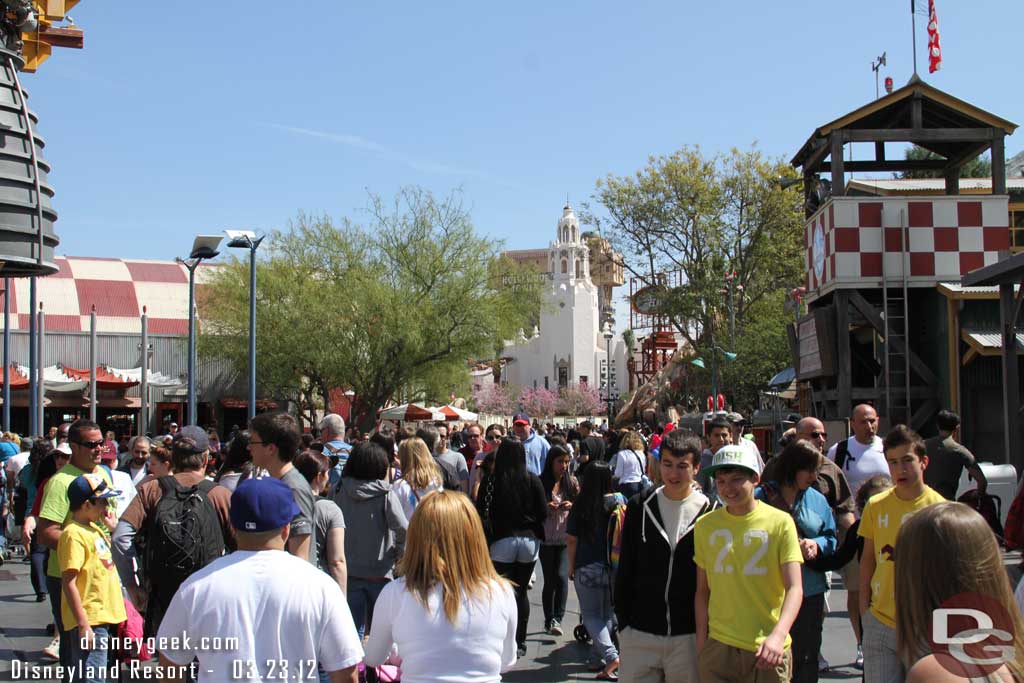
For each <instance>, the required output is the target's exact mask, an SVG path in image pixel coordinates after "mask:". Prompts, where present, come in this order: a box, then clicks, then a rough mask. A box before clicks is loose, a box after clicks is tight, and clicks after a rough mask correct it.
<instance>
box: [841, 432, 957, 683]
mask: <svg viewBox="0 0 1024 683" xmlns="http://www.w3.org/2000/svg"><path fill="white" fill-rule="evenodd" d="M883 448H884V449H885V460H886V462H887V463H888V465H889V474H890V475H891V476H892V480H893V482H895V486H893V488H891V489H889V490H888V491H884V492H882V493H879V494H878V495H875V496H872V498H871V499H870V500H869V501H868V504H867V506H866V507H865V508H864V513H863V515H861V519H860V528H859V529H858V531H857V533H858V534H859V535H860V536H862V537H863V538H864V551H863V554H862V556H861V564H860V601H861V603H860V613H861V615H862V619H863V622H862V624H863V629H864V681H865V682H866V683H902V681H903V680H904V679H905V678H906V675H907V672H906V669H905V668H904V666H903V662H902V661H901V660H900V657H899V654H898V651H897V648H896V593H895V590H894V588H893V577H894V575H895V574H894V570H895V567H896V564H895V562H896V536H897V534H898V533H899V531H900V527H901V526H903V522H905V521H906V520H907V518H909V517H910V516H911V515H912V514H914V512H916V511H917V510H920V509H921V508H923V507H926V506H928V505H933V504H935V503H941V502H943V501H944V500H945V498H943V497H942V494H940V493H938V492H937V491H935V490H933V489H932V488H931V487H929V486H928V485H927V484H925V483H924V471H925V468H927V467H928V451H927V449H926V448H925V444H924V440H923V439H922V438H921V437H920V436H918V435H917V433H916V432H914V431H913V430H911V429H910V428H909V427H907V426H906V425H896V426H895V427H893V428H892V431H890V432H889V433H888V434H887V435H886V437H885V439H884V441H883Z"/></svg>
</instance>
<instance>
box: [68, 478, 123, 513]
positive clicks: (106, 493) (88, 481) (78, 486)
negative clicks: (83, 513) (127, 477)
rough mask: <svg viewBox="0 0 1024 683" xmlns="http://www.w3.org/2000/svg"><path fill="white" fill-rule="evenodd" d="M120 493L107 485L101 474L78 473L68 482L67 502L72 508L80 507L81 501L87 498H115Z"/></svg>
mask: <svg viewBox="0 0 1024 683" xmlns="http://www.w3.org/2000/svg"><path fill="white" fill-rule="evenodd" d="M120 495H121V492H120V491H118V490H117V489H112V488H110V487H109V486H107V482H106V480H105V479H104V478H103V476H102V475H100V474H96V473H90V474H82V475H79V476H77V477H75V478H74V480H72V482H71V483H70V484H68V503H70V505H71V509H72V510H77V509H78V508H80V507H82V503H84V502H85V501H87V500H99V499H102V498H115V497H117V496H120Z"/></svg>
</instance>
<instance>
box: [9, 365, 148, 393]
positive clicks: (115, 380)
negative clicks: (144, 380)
mask: <svg viewBox="0 0 1024 683" xmlns="http://www.w3.org/2000/svg"><path fill="white" fill-rule="evenodd" d="M61 369H62V370H63V371H64V374H66V375H67V376H68V377H70V378H72V379H75V380H85V381H88V380H89V370H88V369H84V370H83V369H81V368H69V367H68V366H66V365H64V366H61ZM138 384H139V383H138V382H135V381H133V380H130V379H125V378H123V377H120V376H119V375H115V374H114V373H112V372H110V371H109V370H107V368H106V367H105V366H103V365H101V366H99V367H97V368H96V388H97V389H127V388H129V387H134V386H138ZM11 386H12V387H13V386H14V385H13V384H12V385H11Z"/></svg>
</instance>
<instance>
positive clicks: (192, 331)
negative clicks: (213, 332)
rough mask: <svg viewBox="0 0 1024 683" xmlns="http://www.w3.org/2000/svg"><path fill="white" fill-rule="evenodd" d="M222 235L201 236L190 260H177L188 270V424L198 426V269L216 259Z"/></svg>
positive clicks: (197, 238) (196, 240)
mask: <svg viewBox="0 0 1024 683" xmlns="http://www.w3.org/2000/svg"><path fill="white" fill-rule="evenodd" d="M222 239H223V238H222V237H221V236H220V235H199V236H197V237H196V239H195V241H194V242H193V243H192V251H191V253H189V255H188V259H181V258H179V259H177V261H178V263H180V264H182V265H183V266H185V268H186V269H188V424H190V425H194V424H196V422H197V420H196V268H198V267H199V264H200V263H202V262H203V261H205V260H208V259H212V258H215V257H216V256H217V255H218V254H219V253H220V252H219V251H217V247H219V246H220V241H221V240H222Z"/></svg>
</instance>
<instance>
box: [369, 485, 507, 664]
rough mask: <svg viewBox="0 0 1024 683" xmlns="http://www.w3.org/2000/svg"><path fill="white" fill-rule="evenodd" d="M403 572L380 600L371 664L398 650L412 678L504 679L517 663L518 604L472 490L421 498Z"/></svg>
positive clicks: (372, 636) (371, 642)
mask: <svg viewBox="0 0 1024 683" xmlns="http://www.w3.org/2000/svg"><path fill="white" fill-rule="evenodd" d="M398 573H399V574H400V575H401V577H402V578H400V579H397V580H395V581H393V582H391V583H390V584H388V585H387V586H386V587H385V588H384V590H383V591H382V592H381V594H380V597H379V598H378V599H377V605H376V607H375V608H374V611H373V629H372V630H371V631H370V638H369V640H368V641H367V643H366V665H367V666H378V665H380V664H382V663H384V661H385V660H386V659H388V657H389V656H390V655H393V654H394V653H393V652H392V650H393V649H394V650H397V654H398V656H399V657H400V658H401V665H402V680H403V681H405V682H406V683H455V682H456V681H459V682H465V683H492V682H495V681H500V680H501V674H502V672H504V671H507V670H508V669H509V668H511V667H512V665H513V664H515V662H516V638H515V635H516V602H515V597H514V595H513V593H512V587H511V586H510V585H509V583H508V582H507V581H506V580H504V579H502V578H501V577H500V576H498V574H497V572H495V571H494V566H493V564H492V563H491V558H490V555H489V553H488V550H487V542H486V540H484V531H483V526H482V525H481V523H480V516H479V515H478V514H477V511H476V510H475V509H474V508H473V505H472V503H470V502H469V499H468V498H466V496H464V495H462V494H461V493H458V492H453V491H438V492H436V493H431V494H430V495H429V496H425V497H424V498H423V499H422V500H421V501H420V502H419V504H418V505H417V506H416V511H415V512H414V513H413V516H412V520H411V521H410V523H409V534H408V542H407V544H406V547H405V555H404V556H403V557H402V560H401V561H400V563H399V571H398Z"/></svg>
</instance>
